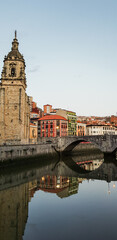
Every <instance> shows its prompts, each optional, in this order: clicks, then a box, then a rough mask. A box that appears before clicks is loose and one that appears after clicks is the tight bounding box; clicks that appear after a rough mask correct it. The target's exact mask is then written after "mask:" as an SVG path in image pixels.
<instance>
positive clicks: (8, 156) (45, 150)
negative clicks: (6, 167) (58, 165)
mask: <svg viewBox="0 0 117 240" xmlns="http://www.w3.org/2000/svg"><path fill="white" fill-rule="evenodd" d="M91 150H95V147H94V145H92V144H79V145H78V146H77V147H76V148H75V149H74V150H73V151H72V153H73V154H74V153H76V154H77V153H78V152H79V153H80V151H81V152H82V151H84V152H86V151H91ZM49 155H51V156H53V155H54V156H55V155H56V156H58V153H57V152H56V151H55V148H54V147H53V144H50V143H46V142H45V143H38V144H26V145H1V146H0V164H2V163H5V162H7V161H11V162H13V161H14V160H18V159H29V158H34V157H36V156H49Z"/></svg>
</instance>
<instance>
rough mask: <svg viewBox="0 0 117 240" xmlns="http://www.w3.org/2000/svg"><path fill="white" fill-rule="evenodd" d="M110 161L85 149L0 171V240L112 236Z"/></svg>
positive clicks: (113, 170)
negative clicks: (61, 157) (71, 154)
mask: <svg viewBox="0 0 117 240" xmlns="http://www.w3.org/2000/svg"><path fill="white" fill-rule="evenodd" d="M116 161H117V160H116V159H115V158H114V157H113V156H108V155H107V156H104V155H103V154H95V155H88V154H87V155H83V156H72V157H65V158H63V159H50V160H47V159H46V160H44V159H43V160H38V161H34V162H33V163H30V164H26V165H25V164H24V165H20V166H17V167H16V166H14V167H7V168H5V169H2V170H0V240H21V239H23V240H39V239H40V240H47V239H51V240H55V239H56V240H71V239H72V240H76V239H80V240H85V239H90V240H110V239H111V240H115V239H116V238H117V227H116V226H117V162H116Z"/></svg>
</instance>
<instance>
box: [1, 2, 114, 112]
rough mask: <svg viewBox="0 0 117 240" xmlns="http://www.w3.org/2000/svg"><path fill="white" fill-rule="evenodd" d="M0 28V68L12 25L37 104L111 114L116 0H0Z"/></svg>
mask: <svg viewBox="0 0 117 240" xmlns="http://www.w3.org/2000/svg"><path fill="white" fill-rule="evenodd" d="M0 30H1V31H0V72H2V67H3V60H4V56H5V55H7V54H8V52H9V51H10V50H11V43H12V40H13V38H14V31H15V30H17V38H18V41H19V51H20V52H21V54H23V56H24V59H25V62H26V77H27V94H28V95H29V96H32V97H33V100H34V101H35V102H37V104H38V107H40V108H43V105H44V104H51V105H52V106H53V108H63V109H68V110H71V111H74V112H76V113H77V115H80V116H81V115H86V116H88V115H95V116H105V115H112V114H114V115H116V114H117V106H116V103H117V95H116V92H117V0H20V1H16V0H15V1H14V0H6V1H2V0H1V1H0Z"/></svg>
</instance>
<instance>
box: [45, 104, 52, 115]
mask: <svg viewBox="0 0 117 240" xmlns="http://www.w3.org/2000/svg"><path fill="white" fill-rule="evenodd" d="M43 107H44V114H49V113H50V112H52V105H49V104H46V105H44V106H43Z"/></svg>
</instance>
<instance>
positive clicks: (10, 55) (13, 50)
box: [4, 31, 24, 61]
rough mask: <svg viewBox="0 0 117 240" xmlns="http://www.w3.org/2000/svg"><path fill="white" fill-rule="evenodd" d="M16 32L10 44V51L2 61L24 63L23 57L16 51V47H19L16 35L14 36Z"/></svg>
mask: <svg viewBox="0 0 117 240" xmlns="http://www.w3.org/2000/svg"><path fill="white" fill-rule="evenodd" d="M16 34H17V33H16V31H15V38H14V39H13V42H12V48H11V51H10V52H9V53H8V55H7V56H5V59H4V60H12V59H13V60H21V61H24V58H23V55H22V54H21V53H20V52H19V50H18V45H19V42H18V40H17V35H16Z"/></svg>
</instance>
